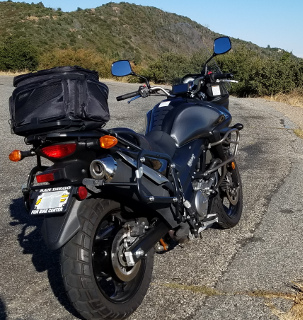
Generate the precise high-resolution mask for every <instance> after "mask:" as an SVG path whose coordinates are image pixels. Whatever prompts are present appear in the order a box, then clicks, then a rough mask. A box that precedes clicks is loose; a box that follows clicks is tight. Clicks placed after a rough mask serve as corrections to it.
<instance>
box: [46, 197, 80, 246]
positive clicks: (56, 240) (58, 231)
mask: <svg viewBox="0 0 303 320" xmlns="http://www.w3.org/2000/svg"><path fill="white" fill-rule="evenodd" d="M80 205H81V201H78V200H77V199H75V200H74V202H73V204H72V206H71V209H70V210H69V211H68V212H66V213H65V214H64V215H62V216H46V217H45V218H44V221H43V225H42V229H41V232H42V236H43V239H44V241H45V243H46V245H47V246H48V247H49V248H50V249H51V250H56V249H59V248H61V247H62V246H63V245H65V244H66V242H68V241H69V240H70V239H71V238H72V237H73V236H74V235H75V234H76V233H77V232H78V230H79V229H80V221H79V219H78V215H77V213H78V209H79V207H80Z"/></svg>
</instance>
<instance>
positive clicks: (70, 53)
mask: <svg viewBox="0 0 303 320" xmlns="http://www.w3.org/2000/svg"><path fill="white" fill-rule="evenodd" d="M0 19H1V25H0V71H2V72H28V71H36V70H41V69H47V68H52V67H56V66H62V65H80V66H82V67H84V68H88V69H94V70H97V71H98V72H99V75H100V77H101V78H106V79H108V78H111V73H110V66H111V63H112V62H113V61H115V60H118V59H128V60H130V61H132V63H133V67H134V69H135V71H136V72H137V73H140V74H141V75H143V76H146V77H148V78H149V79H150V80H151V81H152V82H155V83H167V84H169V83H173V82H177V81H178V79H180V78H181V77H182V76H183V75H185V74H186V73H199V72H200V71H201V68H202V65H203V63H204V62H205V60H206V59H207V58H208V57H209V56H210V52H211V51H212V43H213V40H214V39H215V38H216V37H218V36H220V35H219V34H217V33H214V32H212V31H211V30H209V29H208V28H206V27H204V26H201V25H199V24H197V23H196V22H194V21H191V20H190V19H188V18H186V17H182V16H178V15H176V14H171V13H167V12H163V11H161V10H159V9H157V8H154V7H144V6H137V5H133V4H129V3H123V2H122V3H120V4H117V3H108V4H106V5H103V6H101V7H97V8H95V9H81V8H78V9H77V10H76V11H74V12H63V11H62V10H61V9H60V8H58V9H51V8H45V7H44V5H43V4H42V2H40V3H38V4H33V3H32V4H27V3H21V2H17V3H15V2H12V1H2V2H1V1H0ZM201 40H202V41H201ZM202 42H203V43H202ZM232 44H233V49H232V50H231V52H229V53H228V54H226V55H222V56H218V57H217V58H216V61H217V64H218V66H219V67H220V69H221V70H222V71H223V72H231V73H233V74H234V79H236V80H238V81H239V83H238V84H233V85H232V87H231V91H230V92H231V94H233V95H236V96H239V97H260V96H262V97H268V99H271V100H273V101H282V102H286V103H290V104H291V105H294V106H303V98H302V97H303V59H300V58H297V57H295V56H294V55H293V54H292V53H289V52H286V51H284V50H282V49H278V48H270V47H269V46H268V47H267V48H260V47H258V46H256V45H254V44H252V43H250V42H244V41H242V40H239V39H232ZM129 81H136V79H135V78H134V77H130V78H129Z"/></svg>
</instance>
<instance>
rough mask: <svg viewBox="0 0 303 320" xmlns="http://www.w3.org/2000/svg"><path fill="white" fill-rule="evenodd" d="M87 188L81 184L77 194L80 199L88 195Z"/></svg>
mask: <svg viewBox="0 0 303 320" xmlns="http://www.w3.org/2000/svg"><path fill="white" fill-rule="evenodd" d="M87 194H88V192H87V189H86V188H85V187H83V186H80V187H79V188H78V191H77V196H78V199H79V200H84V199H86V197H87Z"/></svg>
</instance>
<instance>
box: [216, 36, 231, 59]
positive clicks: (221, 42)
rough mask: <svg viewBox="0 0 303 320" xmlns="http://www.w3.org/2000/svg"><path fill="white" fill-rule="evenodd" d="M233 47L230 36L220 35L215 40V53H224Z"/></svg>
mask: <svg viewBox="0 0 303 320" xmlns="http://www.w3.org/2000/svg"><path fill="white" fill-rule="evenodd" d="M230 49H231V42H230V39H229V37H220V38H217V39H215V41H214V54H215V55H218V54H223V53H226V52H228V51H229V50H230Z"/></svg>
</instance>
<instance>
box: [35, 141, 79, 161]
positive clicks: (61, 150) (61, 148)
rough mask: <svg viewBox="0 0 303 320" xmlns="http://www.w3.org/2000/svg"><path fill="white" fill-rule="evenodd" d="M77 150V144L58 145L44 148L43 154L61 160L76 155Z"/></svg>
mask: <svg viewBox="0 0 303 320" xmlns="http://www.w3.org/2000/svg"><path fill="white" fill-rule="evenodd" d="M76 148H77V144H76V143H69V144H57V145H53V146H48V147H45V148H42V149H41V152H42V153H43V154H44V155H45V156H47V157H49V158H56V159H60V158H64V157H66V156H69V155H71V154H72V153H74V152H75V150H76Z"/></svg>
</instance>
